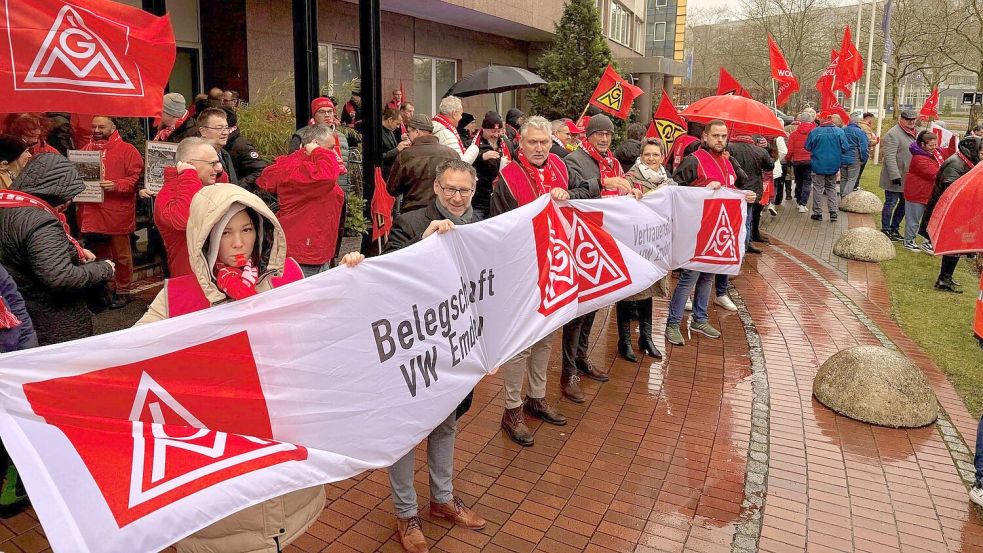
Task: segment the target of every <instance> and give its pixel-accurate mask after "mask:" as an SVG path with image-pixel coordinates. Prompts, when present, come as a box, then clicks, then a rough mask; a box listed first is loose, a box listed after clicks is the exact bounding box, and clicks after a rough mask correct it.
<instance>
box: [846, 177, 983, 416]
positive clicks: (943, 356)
mask: <svg viewBox="0 0 983 553" xmlns="http://www.w3.org/2000/svg"><path fill="white" fill-rule="evenodd" d="M879 176H880V166H875V165H871V164H868V165H867V167H866V169H864V175H863V180H862V182H861V185H862V186H863V188H865V189H866V190H869V191H871V192H873V193H875V194H877V195H878V196H880V197H881V199H883V198H884V191H883V190H881V188H880V187H879V186H878V185H877V180H878V177H879ZM873 217H874V220H875V224H876V225H877V226H880V215H879V214H875V215H873ZM902 230H903V229H902ZM895 248H896V249H897V251H898V255H897V257H895V258H894V259H892V260H890V261H885V262H883V263H881V268H882V269H883V271H884V275H885V277H886V279H887V285H888V290H889V291H890V293H891V311H892V312H893V314H894V318H895V319H897V320H898V321H899V322H900V324H901V327H902V328H903V329H904V331H905V333H907V334H908V336H910V337H911V338H912V339H913V340H915V341H916V342H918V345H920V346H921V347H922V348H923V349H924V350H925V351H926V352H928V354H929V355H930V356H931V357H932V359H933V360H934V361H935V363H936V364H938V366H939V367H941V368H942V370H943V371H945V373H946V374H947V375H949V380H950V381H951V382H952V384H953V385H954V386H955V387H956V390H957V391H958V392H959V395H960V396H962V398H963V401H965V402H966V406H967V407H968V408H969V411H970V413H972V414H973V415H975V416H979V415H980V413H981V412H983V349H980V347H979V346H978V345H977V342H976V338H974V337H973V310H974V309H975V300H976V292H977V290H978V283H979V279H978V277H976V276H975V275H974V274H973V273H972V272H971V271H970V266H971V263H972V261H967V260H965V259H963V260H961V261H960V262H959V267H958V268H957V269H956V274H955V277H954V278H955V280H956V281H958V282H960V283H961V284H962V289H963V291H964V293H962V294H950V293H945V292H938V291H936V290H935V289H934V288H933V285H934V284H935V279H936V277H938V274H939V263H940V260H941V258H940V257H936V256H931V255H928V254H925V253H914V252H909V251H908V250H905V249H904V248H902V247H901V243H900V242H895Z"/></svg>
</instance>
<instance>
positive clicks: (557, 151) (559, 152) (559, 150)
mask: <svg viewBox="0 0 983 553" xmlns="http://www.w3.org/2000/svg"><path fill="white" fill-rule="evenodd" d="M550 153H551V154H554V155H556V157H558V158H560V159H563V158H565V157H567V154H569V153H570V150H568V149H566V148H564V147H563V146H561V145H559V144H557V143H556V141H555V140H554V141H553V145H552V146H550Z"/></svg>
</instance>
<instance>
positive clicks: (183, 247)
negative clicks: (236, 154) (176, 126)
mask: <svg viewBox="0 0 983 553" xmlns="http://www.w3.org/2000/svg"><path fill="white" fill-rule="evenodd" d="M176 159H177V165H176V166H175V167H167V168H165V169H164V187H163V188H161V190H160V193H159V194H157V201H156V202H154V224H156V225H157V229H158V230H159V231H160V236H161V239H163V241H164V249H165V250H166V251H167V268H168V274H169V276H170V277H171V278H174V277H178V276H181V275H190V274H192V271H191V261H190V259H189V258H188V243H187V238H186V236H185V231H186V230H187V228H188V217H189V215H190V212H191V199H192V198H193V197H194V195H195V194H196V193H197V192H198V191H199V190H201V189H202V188H203V187H205V186H211V185H213V184H215V182H216V180H217V178H218V176H219V174H220V173H221V172H222V161H221V160H220V159H219V156H218V152H217V151H216V150H215V147H214V146H212V144H211V143H209V142H208V141H207V140H206V139H204V138H199V137H196V136H195V137H189V138H185V139H184V140H182V141H181V142H180V143H179V144H178V146H177V153H176Z"/></svg>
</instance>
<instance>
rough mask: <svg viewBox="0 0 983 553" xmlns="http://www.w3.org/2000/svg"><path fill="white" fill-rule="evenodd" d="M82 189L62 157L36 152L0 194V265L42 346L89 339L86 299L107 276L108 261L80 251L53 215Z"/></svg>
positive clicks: (59, 217) (111, 268)
mask: <svg viewBox="0 0 983 553" xmlns="http://www.w3.org/2000/svg"><path fill="white" fill-rule="evenodd" d="M84 188H85V185H83V184H82V178H81V177H80V176H79V174H78V171H76V170H75V168H74V167H73V166H72V164H71V163H70V162H69V161H68V160H67V159H65V158H64V157H63V156H61V155H58V154H41V155H38V156H36V157H34V158H33V159H32V160H31V162H30V163H28V164H27V166H26V167H25V168H24V170H23V171H21V173H20V174H19V175H18V176H17V178H16V179H15V180H14V182H13V185H12V186H11V190H10V192H11V193H10V194H4V195H3V196H2V200H3V207H0V264H2V265H3V266H4V267H6V269H7V271H9V272H10V276H12V277H13V279H14V282H16V283H17V287H18V289H19V290H20V293H21V296H23V297H24V303H25V304H26V305H27V312H28V313H29V314H30V316H31V320H32V321H33V323H34V328H35V330H36V332H37V336H38V343H39V344H40V345H42V346H44V345H48V344H56V343H59V342H67V341H69V340H75V339H77V338H85V337H87V336H92V333H93V328H92V313H91V312H90V311H89V308H88V306H87V305H86V299H87V297H88V296H90V295H92V294H95V295H96V296H100V297H101V294H102V290H103V287H104V286H105V285H106V283H108V282H109V281H110V280H111V279H112V278H113V271H114V265H113V262H112V261H95V256H94V255H92V252H90V251H88V250H84V249H82V247H81V246H79V245H78V242H76V241H75V240H74V239H73V238H71V237H70V236H69V235H68V227H67V225H66V224H65V222H64V216H62V215H61V214H60V212H59V209H62V210H63V209H64V206H66V205H67V204H68V202H70V201H71V200H72V198H74V197H75V196H77V195H78V194H80V193H81V192H82V190H83V189H84ZM18 192H23V193H26V195H29V196H25V195H20V194H17V193H18Z"/></svg>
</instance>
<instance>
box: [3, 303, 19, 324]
mask: <svg viewBox="0 0 983 553" xmlns="http://www.w3.org/2000/svg"><path fill="white" fill-rule="evenodd" d="M20 322H21V321H20V319H18V318H17V316H16V315H14V314H13V313H11V312H10V308H9V307H7V302H6V301H5V300H4V299H3V298H0V328H2V329H11V328H17V327H18V326H20Z"/></svg>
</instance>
